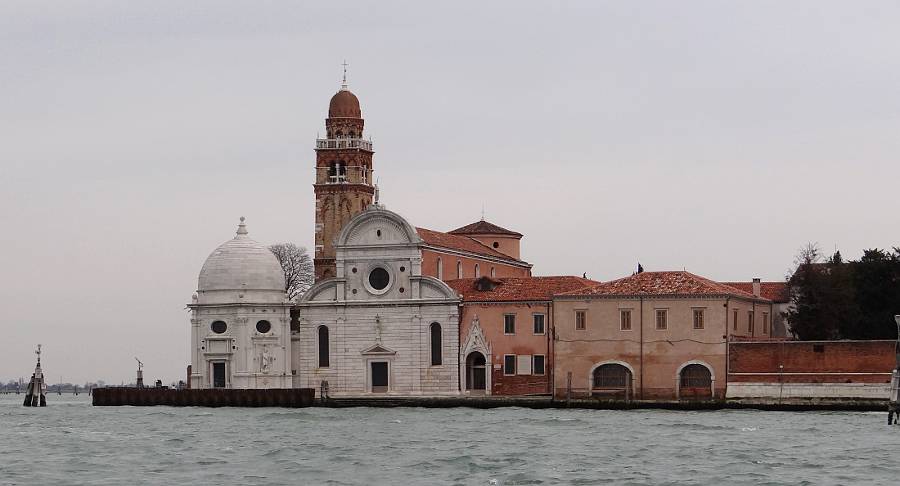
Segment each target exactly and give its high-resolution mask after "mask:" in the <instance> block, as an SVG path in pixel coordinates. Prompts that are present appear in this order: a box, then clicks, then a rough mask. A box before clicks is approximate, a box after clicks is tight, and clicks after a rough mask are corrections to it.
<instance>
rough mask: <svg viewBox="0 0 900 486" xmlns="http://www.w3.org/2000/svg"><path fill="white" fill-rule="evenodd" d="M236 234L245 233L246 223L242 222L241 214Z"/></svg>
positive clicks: (242, 234) (241, 234)
mask: <svg viewBox="0 0 900 486" xmlns="http://www.w3.org/2000/svg"><path fill="white" fill-rule="evenodd" d="M237 235H238V236H244V235H247V225H246V224H244V217H243V216H241V222H240V224H238V229H237Z"/></svg>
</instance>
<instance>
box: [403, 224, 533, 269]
mask: <svg viewBox="0 0 900 486" xmlns="http://www.w3.org/2000/svg"><path fill="white" fill-rule="evenodd" d="M416 232H417V233H419V236H420V237H421V238H422V240H424V241H425V244H426V245H430V246H436V247H440V248H448V249H451V250H458V251H465V252H469V253H475V254H478V255H485V256H489V257H494V258H499V259H501V260H506V261H508V262H516V263H525V262H523V261H522V260H516V259H515V258H513V257H511V256H509V255H506V254H503V253H500V252H499V251H497V250H495V249H493V248H491V247H489V246H487V245H485V244H484V243H482V242H480V241H478V240H476V239H473V238H469V237H468V236H463V235H451V234H450V233H441V232H440V231H434V230H430V229H425V228H416Z"/></svg>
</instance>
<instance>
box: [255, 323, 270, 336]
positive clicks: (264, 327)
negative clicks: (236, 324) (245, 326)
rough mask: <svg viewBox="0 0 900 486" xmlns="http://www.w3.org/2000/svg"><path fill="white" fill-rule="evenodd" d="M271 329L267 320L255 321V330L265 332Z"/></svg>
mask: <svg viewBox="0 0 900 486" xmlns="http://www.w3.org/2000/svg"><path fill="white" fill-rule="evenodd" d="M271 330H272V324H271V323H270V322H269V321H259V322H257V323H256V332H258V333H260V334H265V333H267V332H269V331H271Z"/></svg>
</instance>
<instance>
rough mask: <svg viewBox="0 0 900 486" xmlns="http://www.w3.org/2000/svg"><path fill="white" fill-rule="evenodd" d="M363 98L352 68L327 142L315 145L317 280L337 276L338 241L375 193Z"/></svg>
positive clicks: (334, 103)
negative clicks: (350, 84)
mask: <svg viewBox="0 0 900 486" xmlns="http://www.w3.org/2000/svg"><path fill="white" fill-rule="evenodd" d="M363 124H364V121H363V119H362V112H361V111H360V109H359V99H357V97H356V95H354V94H353V93H351V92H350V90H349V89H347V64H346V63H344V79H343V83H342V84H341V90H340V91H338V92H337V94H335V95H334V96H332V97H331V103H330V104H329V105H328V118H326V119H325V134H326V135H325V138H320V139H317V140H316V183H315V184H314V185H313V187H314V188H315V193H316V253H315V259H314V260H313V262H314V264H315V268H316V281H319V280H322V279H325V278H330V277H334V276H335V265H334V256H335V251H334V240H335V238H337V236H338V234H339V233H340V232H341V229H342V228H343V227H344V225H345V224H347V222H348V221H350V219H351V218H353V217H354V216H356V215H357V214H359V213H361V212H362V211H363V210H365V209H366V207H368V206H369V204H372V199H373V197H374V194H375V185H374V183H373V181H372V171H373V167H372V155H373V154H374V153H375V152H373V151H372V141H371V140H364V139H363Z"/></svg>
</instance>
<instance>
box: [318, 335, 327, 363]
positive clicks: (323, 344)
mask: <svg viewBox="0 0 900 486" xmlns="http://www.w3.org/2000/svg"><path fill="white" fill-rule="evenodd" d="M319 368H328V328H327V327H325V326H319Z"/></svg>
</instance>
